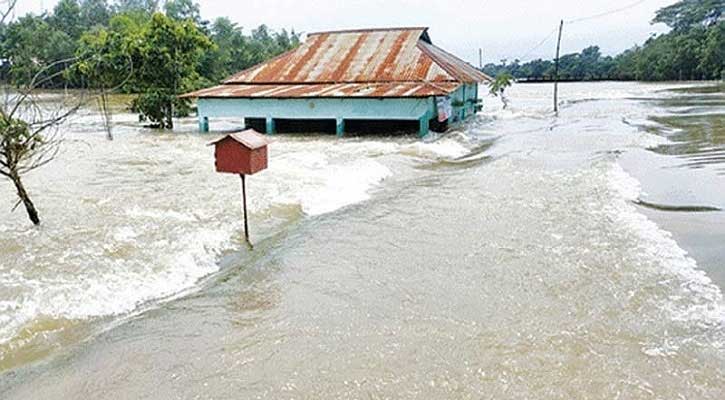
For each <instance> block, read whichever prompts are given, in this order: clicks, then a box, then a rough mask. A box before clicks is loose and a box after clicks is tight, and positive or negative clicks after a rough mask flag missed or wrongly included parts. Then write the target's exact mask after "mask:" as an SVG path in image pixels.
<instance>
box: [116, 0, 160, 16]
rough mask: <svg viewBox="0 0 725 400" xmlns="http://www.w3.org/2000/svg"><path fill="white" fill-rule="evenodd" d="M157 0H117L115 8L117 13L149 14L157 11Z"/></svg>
mask: <svg viewBox="0 0 725 400" xmlns="http://www.w3.org/2000/svg"><path fill="white" fill-rule="evenodd" d="M158 9H159V0H117V1H116V6H115V10H116V12H117V13H119V14H120V13H126V12H142V13H146V14H148V15H151V14H153V13H155V12H156V11H158Z"/></svg>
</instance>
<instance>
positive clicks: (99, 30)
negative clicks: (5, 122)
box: [0, 0, 300, 127]
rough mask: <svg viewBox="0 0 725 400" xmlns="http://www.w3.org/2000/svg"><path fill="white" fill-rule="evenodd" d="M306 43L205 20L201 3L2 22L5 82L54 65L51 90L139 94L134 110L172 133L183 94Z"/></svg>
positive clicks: (175, 1) (132, 0)
mask: <svg viewBox="0 0 725 400" xmlns="http://www.w3.org/2000/svg"><path fill="white" fill-rule="evenodd" d="M161 9H163V11H164V12H163V13H161V12H159V11H160V10H161ZM6 22H7V21H6ZM299 43H300V40H299V35H298V34H296V33H295V32H294V31H291V32H288V31H287V30H285V29H282V30H281V31H279V32H276V31H273V30H271V29H269V28H268V27H267V26H266V25H260V26H259V27H257V28H255V29H252V30H250V31H249V33H245V32H244V31H243V30H242V28H241V27H239V26H237V25H236V24H234V23H233V22H231V21H230V20H229V19H228V18H224V17H222V18H218V19H216V20H214V21H212V22H208V21H204V20H203V19H202V18H201V15H200V11H199V5H198V3H196V2H194V1H193V0H167V1H165V2H164V3H163V7H161V6H160V2H159V1H158V0H117V1H115V2H113V3H109V2H108V1H107V0H60V1H59V2H58V3H57V4H56V6H55V7H54V8H53V11H52V12H50V13H47V14H42V15H32V14H28V15H25V16H22V17H20V18H18V19H15V20H13V21H10V22H8V23H7V24H0V54H1V56H0V79H2V80H4V81H6V82H8V83H10V84H14V85H22V84H24V83H27V82H28V81H29V80H30V79H31V78H32V77H33V76H34V75H35V74H36V73H37V72H38V71H40V70H42V69H43V68H46V67H47V66H49V65H52V66H53V67H52V68H53V71H50V72H49V75H50V76H51V79H47V80H45V81H44V85H43V86H44V87H46V88H77V87H89V88H93V89H101V88H104V90H105V89H109V88H113V89H115V90H119V91H122V92H126V93H132V94H137V95H138V97H137V98H136V100H135V101H134V102H133V108H135V109H136V110H137V111H139V112H140V113H141V114H142V115H143V116H144V117H145V118H147V119H148V120H150V121H151V122H152V123H153V124H154V125H156V126H160V127H171V125H172V122H171V119H170V117H171V115H183V114H184V112H185V111H187V110H188V104H187V102H186V101H181V100H178V99H176V96H177V95H178V94H180V93H183V92H186V91H191V90H195V89H198V88H200V87H203V86H207V85H211V84H215V83H218V82H219V81H221V80H223V79H224V78H225V77H227V76H229V75H231V74H232V73H234V72H237V71H239V70H242V69H245V68H248V67H250V66H252V65H254V64H256V63H259V62H262V61H264V60H267V59H268V58H270V57H274V56H276V55H278V54H280V53H282V52H284V51H287V50H289V49H291V48H293V47H295V46H298V45H299ZM59 60H67V62H62V63H58V61H59ZM129 64H130V65H129ZM71 65H73V68H68V67H70V66H71ZM129 69H130V70H131V74H130V76H127V75H129V73H128V71H129Z"/></svg>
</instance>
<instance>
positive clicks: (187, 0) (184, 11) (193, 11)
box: [164, 0, 201, 24]
mask: <svg viewBox="0 0 725 400" xmlns="http://www.w3.org/2000/svg"><path fill="white" fill-rule="evenodd" d="M164 12H165V13H166V16H167V17H169V18H171V19H173V20H176V21H183V20H187V19H189V20H192V21H194V22H195V23H197V24H200V23H201V13H200V11H199V4H198V3H195V2H194V1H193V0H168V1H166V3H164Z"/></svg>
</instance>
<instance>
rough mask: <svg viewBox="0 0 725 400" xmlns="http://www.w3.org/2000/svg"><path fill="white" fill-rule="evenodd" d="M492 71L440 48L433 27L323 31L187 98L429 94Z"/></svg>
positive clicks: (484, 78)
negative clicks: (429, 30) (432, 37)
mask: <svg viewBox="0 0 725 400" xmlns="http://www.w3.org/2000/svg"><path fill="white" fill-rule="evenodd" d="M490 79H491V78H489V77H488V76H487V75H485V74H483V73H482V72H480V71H478V70H477V69H476V68H474V67H472V66H471V65H470V64H468V63H466V62H465V61H463V60H461V59H459V58H457V57H455V56H453V55H451V54H450V53H447V52H445V51H444V50H442V49H440V48H438V47H436V46H434V45H433V44H432V43H431V41H430V38H429V37H428V33H427V28H384V29H358V30H345V31H333V32H317V33H311V34H309V35H308V37H307V40H306V41H305V43H303V44H302V45H301V46H299V47H298V48H296V49H293V50H291V51H288V52H286V53H284V54H282V55H280V56H278V57H276V58H273V59H272V60H269V61H267V62H265V63H262V64H259V65H256V66H254V67H252V68H249V69H247V70H244V71H241V72H239V73H237V74H235V75H233V76H231V77H230V78H228V79H227V80H226V81H224V84H225V85H222V86H217V87H214V88H209V89H204V90H200V91H198V92H194V93H189V94H187V95H185V97H277V98H287V97H348V96H349V97H428V96H437V95H445V94H449V93H450V92H452V91H454V90H456V89H457V88H458V86H460V84H462V83H478V82H484V81H488V80H490Z"/></svg>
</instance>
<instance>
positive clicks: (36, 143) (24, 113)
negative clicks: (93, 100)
mask: <svg viewBox="0 0 725 400" xmlns="http://www.w3.org/2000/svg"><path fill="white" fill-rule="evenodd" d="M5 6H6V7H11V8H12V7H14V6H15V3H14V2H12V1H11V2H10V3H6V4H5ZM5 10H6V9H3V10H2V11H0V16H2V15H9V12H8V13H5ZM2 18H4V17H2ZM0 22H2V20H0ZM68 63H69V60H59V61H56V62H55V63H50V64H49V65H46V66H45V67H44V68H42V69H40V70H39V71H38V72H37V73H36V74H35V75H34V76H33V77H32V78H31V79H30V80H29V81H28V82H27V83H26V84H24V85H21V86H20V87H18V88H17V89H16V90H14V91H12V92H7V91H6V89H3V90H4V91H6V93H4V96H3V98H4V99H5V100H4V102H3V103H2V104H0V176H2V177H4V178H7V179H9V180H10V181H11V182H12V183H13V185H14V186H15V189H16V192H17V195H18V199H19V200H18V203H17V204H16V206H15V207H17V206H18V205H20V203H22V204H23V205H24V206H25V210H26V212H27V213H28V218H29V219H30V221H31V222H32V223H33V224H35V225H38V224H40V217H39V215H38V210H37V209H36V208H35V204H34V203H33V201H32V200H31V199H30V195H29V194H28V191H27V190H26V188H25V185H24V184H23V180H22V177H23V175H25V174H26V173H27V172H29V171H32V170H34V169H37V168H40V167H42V166H43V165H46V164H47V163H49V162H50V161H52V160H53V159H54V158H55V156H56V154H57V152H58V146H59V144H60V136H59V135H58V131H57V127H58V126H59V125H60V124H62V123H63V122H64V121H65V120H66V119H67V118H68V117H69V116H71V115H72V114H73V113H75V112H76V111H77V110H78V108H79V107H80V104H81V103H80V102H79V101H78V102H72V103H66V102H63V101H60V102H55V103H54V104H55V105H56V106H55V108H53V109H51V108H50V107H51V106H48V105H47V104H46V105H42V106H41V105H39V104H38V102H36V101H35V97H34V96H35V95H34V93H35V90H36V89H37V88H38V87H42V86H43V84H44V83H45V82H46V81H50V80H53V79H54V78H55V76H56V75H58V74H62V73H63V71H62V70H60V71H59V70H58V69H57V67H58V66H59V65H67V64H68ZM15 207H13V209H15Z"/></svg>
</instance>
